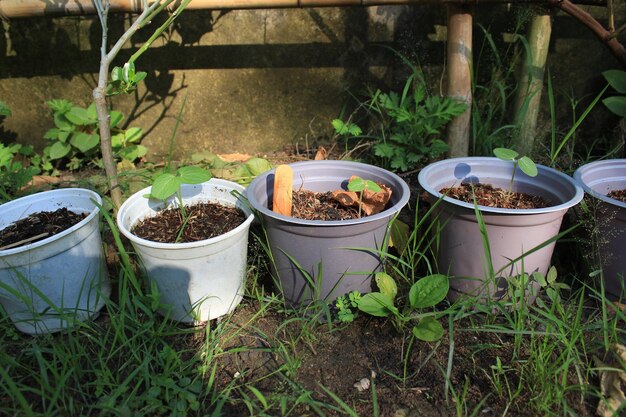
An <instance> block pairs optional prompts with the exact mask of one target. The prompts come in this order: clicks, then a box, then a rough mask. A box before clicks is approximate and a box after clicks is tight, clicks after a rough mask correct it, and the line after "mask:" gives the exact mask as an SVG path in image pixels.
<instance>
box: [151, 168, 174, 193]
mask: <svg viewBox="0 0 626 417" xmlns="http://www.w3.org/2000/svg"><path fill="white" fill-rule="evenodd" d="M180 185H181V180H180V178H179V177H177V176H175V175H173V174H170V173H169V172H166V173H163V174H160V175H159V176H157V177H156V178H155V179H154V181H153V183H152V189H151V191H150V196H151V197H153V198H156V199H159V200H166V199H167V198H168V197H170V196H171V195H173V194H174V193H175V192H176V191H178V189H179V188H180Z"/></svg>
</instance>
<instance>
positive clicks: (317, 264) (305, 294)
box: [246, 161, 410, 306]
mask: <svg viewBox="0 0 626 417" xmlns="http://www.w3.org/2000/svg"><path fill="white" fill-rule="evenodd" d="M290 166H291V167H292V169H293V188H294V189H299V188H301V187H302V188H304V189H307V190H310V191H315V192H325V191H333V190H337V189H340V188H343V189H345V188H346V185H347V183H348V179H349V178H350V177H351V176H353V175H357V176H359V177H361V178H363V179H367V180H372V181H375V182H378V183H383V184H385V185H388V186H389V187H390V188H391V190H392V195H391V201H390V203H389V205H388V208H387V209H386V210H384V211H382V212H380V213H378V214H374V215H372V216H367V217H363V218H360V219H353V220H344V221H321V220H302V219H296V218H293V217H288V216H283V215H280V214H277V213H274V212H273V211H271V210H270V209H269V208H268V202H271V201H272V199H273V190H274V170H272V171H268V172H266V173H264V174H262V175H260V176H258V177H256V178H255V179H254V180H253V181H252V182H251V183H250V185H249V186H248V189H247V190H246V196H247V198H248V201H249V202H250V205H251V206H252V207H253V208H254V209H255V210H256V211H257V213H258V214H259V215H260V218H261V220H262V222H263V226H264V227H265V230H266V232H267V236H268V240H269V246H270V250H271V253H272V257H273V259H274V262H273V273H274V275H275V276H276V277H278V281H277V283H278V285H280V287H281V291H282V293H283V295H284V297H285V300H286V301H287V303H288V304H289V305H295V306H305V305H307V304H310V303H311V302H316V301H319V300H324V301H327V302H330V301H333V300H334V299H336V298H337V297H339V296H341V295H343V294H347V293H349V292H351V291H354V290H356V291H359V292H361V293H366V292H369V291H371V280H372V276H373V274H374V273H376V272H378V271H380V269H381V266H382V262H381V253H382V252H384V251H386V249H387V242H388V228H389V224H390V221H391V220H392V218H393V217H394V216H395V215H396V214H397V213H398V212H399V211H400V209H402V207H404V206H405V205H406V203H407V202H408V201H409V195H410V191H409V187H408V186H407V184H406V183H405V182H404V180H402V179H401V178H400V177H398V176H397V175H395V174H393V173H391V172H389V171H386V170H384V169H382V168H379V167H375V166H372V165H367V164H362V163H358V162H349V161H307V162H298V163H294V164H291V165H290Z"/></svg>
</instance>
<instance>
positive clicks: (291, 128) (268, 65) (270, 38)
mask: <svg viewBox="0 0 626 417" xmlns="http://www.w3.org/2000/svg"><path fill="white" fill-rule="evenodd" d="M517 13H518V11H516V10H509V9H507V8H505V7H490V6H489V5H485V6H482V7H481V9H480V10H478V13H477V15H476V22H477V23H481V24H482V25H484V26H485V27H493V28H494V33H493V36H494V39H496V40H497V39H501V38H502V32H506V31H508V30H510V29H511V28H513V27H514V25H515V20H516V14H517ZM110 23H111V35H110V39H117V37H118V36H119V34H120V33H121V31H122V28H123V27H124V25H127V24H128V17H125V16H120V15H114V16H111V22H110ZM155 23H158V22H155ZM444 25H445V9H444V8H442V7H433V6H430V7H427V6H421V7H417V6H414V7H408V6H380V7H370V8H360V7H359V8H319V9H283V10H238V11H188V12H185V13H183V16H181V18H180V20H179V21H178V22H177V23H176V25H175V27H173V28H172V29H171V30H170V31H169V32H168V33H167V34H166V36H164V37H163V38H162V39H160V40H159V41H157V42H156V43H155V45H154V46H153V47H152V48H151V49H150V50H149V51H148V52H147V53H146V54H144V55H143V56H142V57H141V58H140V59H139V61H138V62H137V67H138V69H139V70H144V71H147V72H148V73H149V75H148V78H147V79H146V81H145V83H143V84H142V85H141V87H140V88H139V89H138V91H137V92H136V93H135V94H133V95H130V96H117V97H114V98H113V99H112V105H113V107H114V108H115V109H117V110H120V111H122V112H123V113H124V114H125V115H127V116H130V117H132V119H133V120H132V125H133V126H140V127H142V128H143V129H144V131H145V132H146V138H145V140H144V142H143V143H144V144H145V145H146V146H147V147H148V148H149V157H150V159H152V160H160V159H162V158H163V156H164V154H165V153H166V152H167V149H168V143H169V138H170V136H171V133H172V131H173V129H174V125H175V119H176V115H177V114H178V112H179V110H180V109H181V106H182V104H183V102H184V101H185V99H186V106H185V109H184V112H183V115H182V124H181V126H180V127H179V131H178V136H177V138H176V143H175V156H176V157H182V156H186V155H189V154H191V153H193V152H197V151H200V150H210V151H213V152H249V153H262V152H267V151H271V150H276V149H281V148H282V147H283V146H284V145H286V144H294V143H296V142H300V144H304V142H305V141H309V142H313V141H314V140H315V139H316V138H323V137H328V136H329V135H330V134H331V133H332V132H331V126H330V121H331V120H332V119H333V118H335V117H337V116H338V115H339V114H340V112H341V111H342V109H343V107H344V105H345V104H346V103H347V102H348V101H349V97H350V95H349V94H348V91H356V89H358V88H360V87H362V86H363V84H364V83H374V84H380V83H393V81H394V80H393V68H389V67H388V66H389V65H390V64H392V63H394V62H395V64H396V66H401V64H398V62H399V60H398V59H397V58H395V57H394V55H393V53H392V52H390V51H389V50H388V49H386V48H382V47H380V46H379V45H381V44H382V45H387V46H393V47H394V48H396V49H398V50H401V51H403V52H405V53H407V54H409V55H410V56H411V55H412V57H413V58H415V57H417V58H418V59H419V60H420V62H421V64H422V65H423V67H424V69H425V70H426V72H427V74H428V75H429V78H430V79H431V81H432V83H433V85H432V89H433V90H435V91H438V90H439V85H438V83H439V78H440V77H441V72H442V68H443V63H444V57H445V43H444V42H443V38H444V36H442V35H445V28H444ZM152 26H156V24H155V25H152ZM148 29H149V30H144V31H143V32H141V33H139V34H138V35H137V36H135V37H134V38H133V39H132V42H131V44H129V45H128V46H127V48H125V49H124V50H123V52H122V53H121V54H120V56H119V57H118V59H117V61H116V64H117V65H122V64H123V62H124V61H125V58H127V57H128V56H129V55H130V52H131V51H133V50H135V48H136V47H137V46H138V45H140V44H141V43H142V42H143V41H144V40H145V39H146V38H147V36H149V34H150V33H151V30H152V29H151V28H148ZM476 32H480V31H479V29H478V26H477V29H476ZM4 34H5V36H4V37H3V38H1V39H0V100H3V101H5V102H6V103H7V104H8V105H9V106H10V107H11V109H12V111H13V115H12V116H11V117H10V118H7V119H6V120H5V121H4V126H3V127H4V133H5V136H4V137H3V138H2V139H3V141H9V140H19V141H20V142H22V143H24V142H26V143H32V144H35V145H36V146H38V147H39V148H41V147H43V144H44V139H43V134H44V132H45V131H46V130H47V129H48V128H50V127H52V117H51V112H50V111H49V109H48V108H47V106H46V104H45V102H46V101H47V100H50V99H53V98H66V99H69V100H71V101H73V102H74V103H76V104H79V105H83V106H86V105H88V104H89V103H90V100H91V89H92V88H93V86H94V85H95V77H96V74H97V71H98V64H99V47H100V24H99V22H98V20H97V18H94V17H80V18H77V17H67V18H55V19H50V18H37V19H25V20H13V21H11V22H8V23H6V22H5V31H4ZM479 37H480V33H479V34H478V38H479ZM552 44H553V46H552V48H551V49H552V50H553V53H552V55H551V57H550V66H551V70H552V74H553V75H555V76H556V77H557V80H560V81H559V84H560V87H565V86H567V87H568V88H571V90H572V94H573V95H574V96H575V97H581V96H582V95H583V94H585V93H586V90H585V89H586V88H587V89H588V88H592V87H590V86H593V85H594V84H597V83H598V82H599V81H598V80H599V75H600V72H601V71H602V70H603V69H606V68H610V67H615V66H616V62H615V61H614V60H613V59H612V58H611V57H610V55H608V53H607V52H606V51H604V49H603V47H602V46H601V45H600V43H599V42H598V41H597V40H595V39H594V38H593V37H592V36H591V35H590V34H589V33H588V32H587V30H586V29H585V28H584V27H582V26H580V25H578V24H576V23H575V22H572V19H570V18H569V17H564V16H561V15H559V16H557V17H556V19H555V27H554V30H553V40H552ZM583 50H584V51H583ZM7 132H8V134H7Z"/></svg>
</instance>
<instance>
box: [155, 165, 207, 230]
mask: <svg viewBox="0 0 626 417" xmlns="http://www.w3.org/2000/svg"><path fill="white" fill-rule="evenodd" d="M211 178H212V175H211V173H210V172H209V171H207V170H206V169H203V168H200V167H197V166H185V167H180V168H178V169H177V170H176V173H174V174H172V173H171V172H164V173H162V174H160V175H157V176H156V177H155V178H154V180H153V182H152V188H151V190H150V194H147V195H145V197H146V198H156V199H157V200H162V201H166V200H167V199H168V198H170V197H171V196H173V195H176V198H177V199H178V208H179V210H180V214H181V217H182V219H183V225H182V226H181V228H180V231H179V232H178V237H177V238H176V240H177V241H178V239H179V238H180V236H181V235H182V233H183V230H184V229H185V225H186V224H187V221H188V217H187V212H186V210H185V205H184V204H183V195H182V191H181V186H182V185H183V184H200V183H203V182H205V181H208V180H210V179H211Z"/></svg>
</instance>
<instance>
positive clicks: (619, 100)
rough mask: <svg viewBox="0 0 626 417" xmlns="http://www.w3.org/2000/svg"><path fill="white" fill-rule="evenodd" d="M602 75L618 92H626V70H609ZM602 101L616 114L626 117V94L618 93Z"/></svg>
mask: <svg viewBox="0 0 626 417" xmlns="http://www.w3.org/2000/svg"><path fill="white" fill-rule="evenodd" d="M602 76H603V77H604V79H606V81H607V82H608V83H609V85H610V86H611V87H613V88H614V89H615V90H616V91H617V92H618V93H620V94H626V71H622V70H608V71H604V72H603V73H602ZM602 103H603V104H604V105H605V106H606V107H607V108H608V109H609V110H610V111H611V112H612V113H614V114H616V115H618V116H619V117H621V118H622V119H623V118H625V117H626V96H625V95H617V96H612V97H607V98H605V99H604V100H602Z"/></svg>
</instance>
